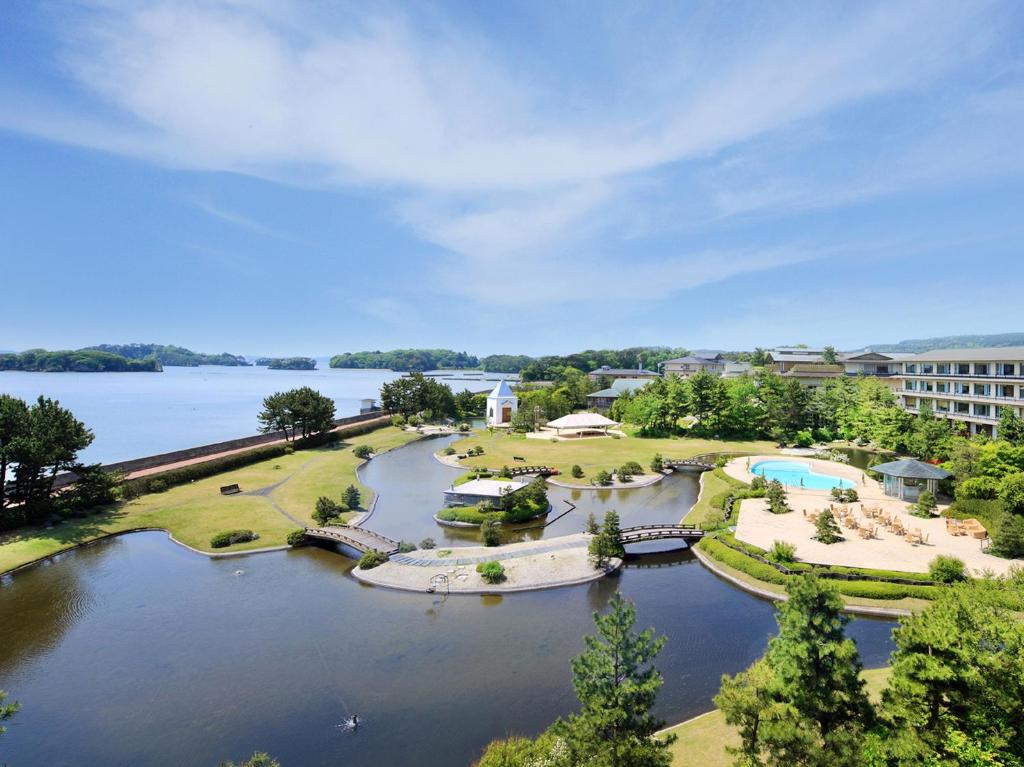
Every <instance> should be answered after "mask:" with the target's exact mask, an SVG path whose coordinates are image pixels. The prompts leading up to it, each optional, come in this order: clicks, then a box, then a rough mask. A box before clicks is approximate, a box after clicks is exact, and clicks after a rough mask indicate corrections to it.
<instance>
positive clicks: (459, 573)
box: [352, 533, 621, 594]
mask: <svg viewBox="0 0 1024 767" xmlns="http://www.w3.org/2000/svg"><path fill="white" fill-rule="evenodd" d="M589 540H590V536H588V535H586V534H583V533H578V534H576V535H567V536H562V537H559V538H551V539H547V540H540V541H528V542H524V543H512V544H508V545H505V546H498V547H492V548H488V547H485V546H460V547H456V548H452V549H447V550H445V549H440V550H439V549H433V550H430V551H414V552H410V553H409V554H408V555H406V556H407V557H409V558H412V559H415V560H417V561H432V560H436V561H437V564H436V565H421V564H403V563H401V562H400V561H390V562H387V563H385V564H383V565H380V566H379V567H375V568H373V569H372V570H365V571H364V570H361V569H360V568H358V567H357V568H356V569H355V570H353V571H352V574H353V575H354V576H355V577H356V578H358V579H359V580H361V581H363V582H365V583H372V584H374V585H377V586H387V587H389V588H396V589H403V590H407V591H421V592H426V591H427V588H428V586H430V584H431V578H432V577H433V576H435V575H439V574H444V575H446V576H447V577H448V588H449V590H450V591H451V593H453V594H455V593H462V594H479V593H487V594H491V593H501V592H509V591H531V590H535V589H545V588H553V587H555V586H564V585H570V584H575V583H585V582H587V581H591V580H596V579H597V578H601V577H603V576H604V575H606V574H607V573H606V572H605V571H603V570H596V569H595V568H594V566H593V564H591V562H590V558H589V556H588V554H587V544H588V543H589ZM438 551H441V552H442V553H443V552H445V551H448V552H450V553H448V554H446V555H445V556H444V557H443V558H439V557H438ZM396 556H397V557H398V559H399V560H400V559H401V558H402V555H396ZM495 559H497V560H499V561H500V562H501V564H502V565H503V566H504V567H505V580H504V581H503V582H502V583H497V584H489V583H485V582H484V581H483V579H482V578H481V577H480V575H479V573H477V572H476V561H475V560H483V561H490V560H495ZM620 565H621V562H619V561H618V560H616V561H615V562H614V567H613V568H612V569H613V570H614V569H617V568H618V567H619V566H620ZM439 591H440V592H442V593H443V591H444V587H443V586H439Z"/></svg>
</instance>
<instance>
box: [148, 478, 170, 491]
mask: <svg viewBox="0 0 1024 767" xmlns="http://www.w3.org/2000/svg"><path fill="white" fill-rule="evenodd" d="M166 489H167V480H166V479H161V478H157V479H151V480H149V482H148V483H147V487H146V491H147V492H150V493H162V492H163V491H164V490H166Z"/></svg>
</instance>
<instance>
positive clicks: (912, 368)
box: [905, 364, 917, 373]
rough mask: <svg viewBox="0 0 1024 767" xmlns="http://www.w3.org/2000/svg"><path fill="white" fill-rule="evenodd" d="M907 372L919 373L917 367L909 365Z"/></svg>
mask: <svg viewBox="0 0 1024 767" xmlns="http://www.w3.org/2000/svg"><path fill="white" fill-rule="evenodd" d="M905 372H907V373H916V372H917V365H914V364H908V365H907V366H906V368H905Z"/></svg>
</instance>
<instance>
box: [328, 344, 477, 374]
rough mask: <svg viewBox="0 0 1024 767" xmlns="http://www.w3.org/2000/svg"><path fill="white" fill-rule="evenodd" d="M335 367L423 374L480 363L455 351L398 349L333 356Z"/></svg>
mask: <svg viewBox="0 0 1024 767" xmlns="http://www.w3.org/2000/svg"><path fill="white" fill-rule="evenodd" d="M330 364H331V367H332V368H371V369H380V370H396V371H400V372H407V373H422V372H423V371H425V370H438V369H441V368H475V367H479V365H480V360H479V359H477V358H476V357H474V356H473V355H472V354H467V353H466V352H455V351H452V350H451V349H394V350H392V351H389V352H382V351H375V352H346V353H345V354H336V355H334V356H333V357H331V363H330Z"/></svg>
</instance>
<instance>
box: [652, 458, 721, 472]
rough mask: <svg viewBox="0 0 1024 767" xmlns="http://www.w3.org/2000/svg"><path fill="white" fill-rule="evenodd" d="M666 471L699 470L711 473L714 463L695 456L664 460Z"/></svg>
mask: <svg viewBox="0 0 1024 767" xmlns="http://www.w3.org/2000/svg"><path fill="white" fill-rule="evenodd" d="M663 463H664V466H665V468H666V469H700V470H701V471H711V470H712V469H713V468H715V463H714V461H711V460H708V458H707V457H706V456H701V455H697V456H694V457H693V458H666V459H665V460H664V461H663Z"/></svg>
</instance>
